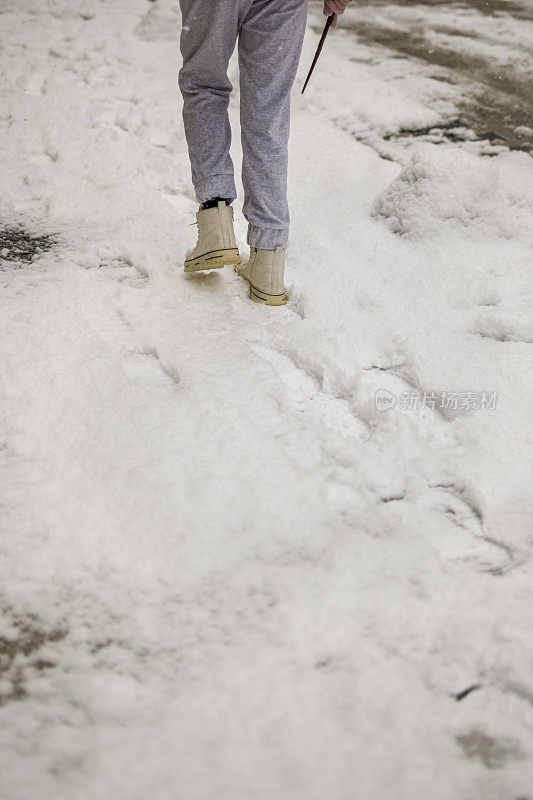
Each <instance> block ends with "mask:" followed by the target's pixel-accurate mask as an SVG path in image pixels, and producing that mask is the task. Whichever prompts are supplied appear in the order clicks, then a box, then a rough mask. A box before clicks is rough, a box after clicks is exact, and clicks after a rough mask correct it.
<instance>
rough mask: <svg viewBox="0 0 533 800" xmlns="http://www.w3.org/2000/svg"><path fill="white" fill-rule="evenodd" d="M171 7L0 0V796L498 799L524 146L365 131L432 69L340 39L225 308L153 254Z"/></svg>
mask: <svg viewBox="0 0 533 800" xmlns="http://www.w3.org/2000/svg"><path fill="white" fill-rule="evenodd" d="M318 20H319V17H318V16H315V15H314V12H312V13H311V20H310V21H311V23H312V25H314V26H316V24H317V21H318ZM179 24H180V23H179V15H178V12H177V4H175V3H173V2H167V1H166V0H158V1H157V3H154V4H153V5H152V4H148V3H146V2H145V0H134V2H132V0H128V1H127V2H126V0H116V1H115V2H113V3H111V2H101V1H98V0H84V2H83V3H82V4H81V6H79V7H78V6H77V7H76V8H75V9H73V8H72V7H71V4H68V3H66V2H65V0H46V1H45V0H43V1H42V2H40V3H30V2H26V1H24V2H16V3H15V2H10V1H9V0H8V1H7V2H6V1H4V2H3V3H1V4H0V27H1V29H2V32H3V35H2V51H1V53H0V68H1V70H2V86H3V88H2V90H1V94H2V112H1V118H0V126H1V130H2V137H3V140H4V142H5V150H4V164H3V167H2V176H3V188H4V192H3V197H2V205H1V210H2V213H1V220H2V223H1V224H2V226H3V227H2V231H1V232H0V233H1V237H2V238H1V242H2V249H1V252H0V256H1V259H2V260H1V261H0V265H1V266H0V270H1V271H0V277H1V278H2V285H3V292H2V297H1V299H0V303H1V305H0V308H1V316H0V319H1V327H2V333H1V343H2V344H1V353H2V355H1V358H2V372H1V383H0V400H1V403H2V419H1V422H0V425H1V427H0V432H1V437H2V438H1V439H0V480H1V490H0V492H1V494H0V526H1V536H0V559H1V570H2V582H1V587H0V611H1V616H0V794H1V795H2V798H6V800H9V799H10V798H17V800H20V798H39V800H41V799H42V800H44V798H54V800H62V798H65V800H66V798H68V800H73V799H75V798H80V799H81V798H83V799H84V800H85V799H86V798H91V799H92V798H98V800H105V799H106V798H109V799H111V798H117V797H118V798H124V800H126V799H127V800H136V799H137V798H139V800H140V798H145V797H150V798H153V800H167V798H168V799H169V800H170V798H173V799H174V798H184V799H185V798H187V800H193V798H198V799H199V800H200V799H201V800H208V798H209V800H210V799H211V798H213V797H217V798H220V800H230V799H231V800H233V798H235V800H237V798H239V799H240V798H247V800H252V798H258V799H259V798H261V800H266V798H276V799H277V800H300V798H301V800H304V798H305V800H324V798H326V797H327V798H330V800H366V798H369V800H370V798H376V797H378V798H380V800H389V798H390V800H392V799H393V798H394V800H403V798H405V800H407V799H409V800H412V798H413V797H427V798H431V799H432V800H451V799H452V798H453V800H457V798H460V799H461V800H518V798H522V800H525V799H526V798H528V797H530V794H528V793H530V786H531V785H532V778H533V771H532V758H533V753H532V750H531V726H532V724H533V712H532V703H533V682H532V679H531V674H532V673H531V663H532V647H531V637H530V634H529V619H530V614H531V569H532V567H531V557H530V544H531V520H532V515H531V506H530V497H531V487H530V475H531V460H530V445H531V430H530V428H528V424H529V423H528V402H529V397H530V396H531V388H532V387H531V375H530V372H529V373H528V371H527V366H528V363H529V365H530V360H529V361H528V359H530V348H531V342H532V341H533V328H532V324H531V317H530V315H529V313H528V297H529V294H528V293H529V292H530V291H531V285H530V283H529V278H528V266H529V253H530V249H529V248H530V246H531V240H532V235H531V232H532V225H531V222H532V216H531V210H530V206H529V200H530V199H531V198H530V197H528V194H527V193H528V191H529V192H530V188H529V187H530V177H531V175H532V174H533V168H532V164H531V159H530V157H529V156H528V155H526V154H525V153H508V152H501V153H500V154H497V155H495V157H494V158H492V159H490V161H489V160H488V159H480V158H479V157H478V156H476V155H475V154H473V153H468V152H464V151H463V150H461V149H459V148H456V147H453V146H452V145H450V144H444V145H442V146H439V147H437V146H436V145H431V144H427V143H426V144H424V145H421V146H413V148H412V153H408V152H407V150H406V148H405V144H404V143H402V145H401V146H400V145H399V146H398V158H397V162H396V161H395V160H394V159H393V160H388V159H387V160H384V159H382V158H380V157H379V156H378V154H377V153H376V151H375V148H372V147H368V146H366V145H364V144H361V143H360V142H358V141H356V138H357V137H355V138H354V136H353V135H352V134H353V132H354V130H355V129H358V130H359V128H360V127H361V125H362V124H363V123H364V121H365V119H366V120H367V122H366V123H364V124H370V123H369V122H368V121H369V120H372V114H374V115H376V114H377V115H381V116H382V118H383V119H385V117H386V114H387V113H389V122H390V124H391V125H392V124H394V123H395V120H396V121H397V122H398V124H404V121H405V119H408V118H409V119H410V120H411V122H412V124H413V125H414V124H417V125H418V124H424V123H427V124H428V125H430V124H432V122H433V117H432V114H433V113H434V112H433V111H431V110H428V109H427V108H426V106H425V98H426V96H427V92H429V91H430V86H429V84H424V85H423V86H421V88H420V97H418V98H417V92H416V90H415V89H416V87H415V88H413V86H412V85H411V84H407V83H406V84H405V86H404V85H403V84H402V86H401V87H398V84H394V83H393V82H391V81H390V76H388V75H387V74H386V70H385V73H384V72H383V71H380V70H379V69H376V72H375V74H374V73H372V72H368V65H365V64H364V63H359V62H358V61H357V60H355V61H354V60H350V55H349V53H350V50H349V48H350V47H351V48H352V49H353V48H354V46H355V45H354V44H353V40H352V39H351V38H350V39H348V37H344V38H343V37H342V36H338V37H337V40H336V47H335V48H332V49H330V50H329V51H328V52H326V51H325V53H324V60H323V62H321V70H320V71H319V72H317V74H316V76H314V77H313V84H312V85H311V86H310V87H309V90H308V93H306V95H305V96H304V98H298V97H296V96H295V99H294V119H293V137H292V143H291V147H292V161H291V199H292V207H293V230H292V241H291V249H290V259H289V269H288V282H289V292H290V301H289V304H288V306H287V307H286V308H282V309H276V310H274V309H268V308H264V307H260V306H256V305H255V304H252V303H251V302H250V301H249V300H248V298H247V291H246V287H245V286H244V285H243V283H242V282H241V281H240V279H239V278H238V277H237V276H235V274H234V273H233V272H232V271H231V270H229V269H228V270H226V271H219V272H215V273H212V274H204V275H195V276H184V275H183V273H182V270H181V263H182V259H183V256H184V253H185V250H186V247H187V245H188V244H190V243H191V240H192V237H193V233H192V230H193V229H191V228H187V225H188V224H189V222H190V221H191V220H192V219H193V214H194V211H195V203H194V198H193V196H192V192H191V188H190V185H189V167H188V160H187V154H186V147H185V142H184V138H183V134H182V131H181V128H180V125H179V120H178V97H177V90H176V80H175V78H176V70H177V68H178V50H177V39H178V36H179ZM316 38H317V37H316V35H315V34H314V33H313V31H312V29H311V28H310V30H309V33H308V37H307V39H306V45H305V52H304V59H303V63H302V69H301V75H300V76H299V85H301V80H302V78H303V76H304V73H305V67H306V65H307V62H308V61H309V59H310V57H311V54H312V51H313V49H314V47H315V45H316ZM328 45H329V43H328ZM340 72H342V74H343V75H345V76H347V80H348V83H346V80H345V81H343V82H335V80H334V78H335V76H338V74H339V73H340ZM231 74H232V79H233V82H234V84H236V85H237V82H238V76H237V66H236V63H235V62H232V64H231ZM358 80H362V81H363V83H364V90H362V91H361V93H360V94H355V93H353V92H352V94H350V93H349V91H348V88H347V86H349V84H350V82H351V85H352V86H355V85H356V84H357V81H358ZM372 81H374V83H373V84H372ZM407 85H409V86H410V89H409V90H407V89H406V86H407ZM403 91H406V92H408V95H409V96H407V95H405V96H404V95H402V92H403ZM409 92H410V94H409ZM420 98H421V99H420ZM237 107H238V98H237V96H235V97H234V98H233V99H232V103H231V114H232V120H233V122H234V123H235V125H237ZM387 110H388V111H387ZM350 114H351V115H352V120H351V122H350V120H349V115H350ZM424 115H426V116H424ZM400 117H402V120H400ZM234 148H235V153H234V155H235V160H236V161H238V157H239V149H238V142H235V144H234ZM413 154H414V160H411V157H412V155H413ZM389 158H390V155H389ZM402 166H404V169H403V171H402ZM236 216H237V217H239V209H238V206H237V214H236ZM237 228H238V234H239V243H240V246H241V250H242V251H243V252H244V250H245V248H244V230H245V226H244V221H243V220H242V219H239V220H238V222H237ZM376 393H378V395H380V396H386V397H389V398H390V397H392V398H393V399H394V407H393V408H390V409H389V410H383V407H379V406H376V399H375V398H376ZM442 393H444V395H445V396H446V397H448V398H449V396H450V394H453V393H456V405H457V407H454V404H453V402H451V401H449V402H448V403H447V404H443V403H442V402H441V396H442ZM482 397H484V398H485V399H484V400H482ZM484 405H485V406H486V407H483V406H484Z"/></svg>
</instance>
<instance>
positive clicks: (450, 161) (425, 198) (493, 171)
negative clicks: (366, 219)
mask: <svg viewBox="0 0 533 800" xmlns="http://www.w3.org/2000/svg"><path fill="white" fill-rule="evenodd" d="M515 212H516V209H515V208H514V204H513V203H512V200H511V198H509V197H508V196H506V194H505V193H504V192H503V191H502V189H501V186H500V170H499V168H498V166H496V164H493V163H487V162H483V161H481V160H480V159H479V158H475V157H474V156H472V155H470V154H468V153H465V152H463V151H460V150H457V149H453V150H448V149H446V150H442V149H441V148H438V147H436V146H434V145H428V146H422V147H420V148H419V149H417V151H416V152H415V153H414V154H413V156H412V158H411V162H410V164H408V166H407V167H405V168H404V169H403V170H402V171H401V172H400V174H399V175H398V176H397V178H395V180H394V181H393V182H392V183H391V184H390V185H389V186H388V187H387V188H386V189H385V191H383V192H382V193H381V194H380V195H379V196H378V197H377V199H376V201H375V204H374V215H375V216H377V217H380V218H382V219H383V220H384V221H385V223H386V224H387V226H388V227H389V228H390V230H391V231H392V232H393V233H398V234H400V235H402V236H409V237H410V238H414V239H421V238H425V239H427V238H435V237H438V238H440V237H441V236H442V235H450V234H451V233H453V232H454V231H455V232H457V233H459V234H460V235H461V236H465V235H466V236H468V237H469V238H470V237H471V238H479V237H484V236H489V237H492V236H497V237H502V238H505V239H509V238H511V237H512V236H516V235H517V234H518V229H519V225H518V220H517V215H516V213H515Z"/></svg>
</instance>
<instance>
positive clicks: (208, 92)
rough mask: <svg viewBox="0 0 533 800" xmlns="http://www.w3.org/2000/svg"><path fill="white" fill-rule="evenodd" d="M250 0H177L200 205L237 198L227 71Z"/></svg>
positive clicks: (186, 109) (186, 112) (186, 110)
mask: <svg viewBox="0 0 533 800" xmlns="http://www.w3.org/2000/svg"><path fill="white" fill-rule="evenodd" d="M251 2H252V0H180V6H181V12H182V20H183V27H182V32H181V39H180V46H181V53H182V56H183V66H182V68H181V70H180V73H179V79H178V83H179V87H180V90H181V93H182V95H183V123H184V126H185V136H186V139H187V145H188V148H189V157H190V161H191V171H192V180H193V184H194V188H195V192H196V199H197V200H198V202H199V203H200V204H202V203H204V202H206V201H207V200H210V199H211V198H213V197H222V198H228V199H230V200H235V198H236V197H237V192H236V190H235V181H234V173H233V162H232V160H231V156H230V153H229V150H230V144H231V128H230V122H229V117H228V105H229V97H230V94H231V90H232V88H233V87H232V85H231V82H230V80H229V79H228V75H227V69H228V62H229V60H230V57H231V54H232V52H233V50H234V49H235V43H236V41H237V36H238V32H239V28H240V26H241V24H242V20H243V18H244V16H245V15H246V13H247V11H248V9H249V7H250V5H251Z"/></svg>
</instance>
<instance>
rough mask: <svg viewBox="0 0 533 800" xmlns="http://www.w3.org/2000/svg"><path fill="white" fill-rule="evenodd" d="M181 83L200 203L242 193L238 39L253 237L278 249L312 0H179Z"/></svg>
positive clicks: (283, 240)
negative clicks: (235, 115) (296, 86)
mask: <svg viewBox="0 0 533 800" xmlns="http://www.w3.org/2000/svg"><path fill="white" fill-rule="evenodd" d="M180 5H181V12H182V18H183V29H182V33H181V53H182V56H183V67H182V68H181V70H180V73H179V87H180V89H181V93H182V95H183V121H184V125H185V135H186V137H187V145H188V148H189V156H190V160H191V169H192V180H193V184H194V187H195V191H196V199H197V200H198V202H199V203H203V202H205V201H206V200H209V199H210V198H211V197H216V196H219V197H229V198H231V199H232V200H235V198H236V197H237V191H236V189H235V181H234V173H233V162H232V160H231V156H230V153H229V150H230V143H231V128H230V122H229V117H228V105H229V97H230V93H231V90H232V89H233V86H232V84H231V82H230V80H229V79H228V75H227V69H228V63H229V59H230V57H231V54H232V53H233V50H234V49H235V44H236V42H237V39H238V42H239V71H240V95H241V99H240V106H241V140H242V152H243V162H242V181H243V186H244V206H243V213H244V216H245V217H246V219H247V220H248V244H249V245H251V246H252V247H261V248H264V249H267V250H273V249H274V248H276V247H285V246H286V244H287V240H288V234H289V221H290V217H289V209H288V205H287V144H288V138H289V117H290V92H291V88H292V85H293V83H294V79H295V77H296V70H297V67H298V62H299V60H300V53H301V50H302V43H303V37H304V32H305V24H306V16H307V0H180Z"/></svg>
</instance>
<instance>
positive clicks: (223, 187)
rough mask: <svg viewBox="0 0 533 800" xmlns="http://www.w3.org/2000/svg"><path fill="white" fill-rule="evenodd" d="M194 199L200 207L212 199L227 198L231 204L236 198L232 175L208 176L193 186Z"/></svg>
mask: <svg viewBox="0 0 533 800" xmlns="http://www.w3.org/2000/svg"><path fill="white" fill-rule="evenodd" d="M194 190H195V192H196V199H197V200H198V203H200V205H201V204H202V203H206V202H207V201H208V200H211V198H212V197H228V198H229V199H230V200H231V202H233V201H234V200H235V199H236V198H237V190H236V188H235V179H234V177H233V175H231V174H227V175H210V176H209V177H208V178H203V179H202V180H201V181H198V183H195V184H194Z"/></svg>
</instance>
